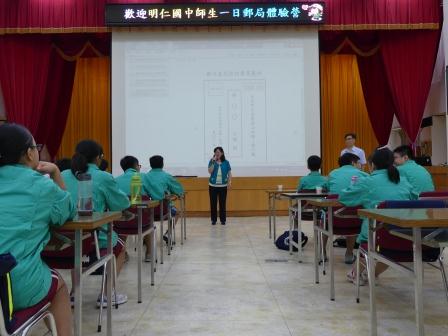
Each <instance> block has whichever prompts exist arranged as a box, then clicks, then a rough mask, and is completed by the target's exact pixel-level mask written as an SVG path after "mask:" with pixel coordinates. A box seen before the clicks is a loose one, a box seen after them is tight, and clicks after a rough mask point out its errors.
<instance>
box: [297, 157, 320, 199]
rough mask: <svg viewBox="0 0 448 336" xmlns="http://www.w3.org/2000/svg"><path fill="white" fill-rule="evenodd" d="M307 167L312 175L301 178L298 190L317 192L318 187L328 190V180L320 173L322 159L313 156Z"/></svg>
mask: <svg viewBox="0 0 448 336" xmlns="http://www.w3.org/2000/svg"><path fill="white" fill-rule="evenodd" d="M307 165H308V169H309V170H310V173H309V174H308V175H307V176H303V177H301V178H300V181H299V184H298V186H297V190H298V191H301V190H315V189H316V187H320V188H322V189H327V178H326V177H325V176H322V174H321V173H320V168H321V166H322V159H321V158H320V157H319V156H317V155H311V156H310V157H309V158H308V160H307Z"/></svg>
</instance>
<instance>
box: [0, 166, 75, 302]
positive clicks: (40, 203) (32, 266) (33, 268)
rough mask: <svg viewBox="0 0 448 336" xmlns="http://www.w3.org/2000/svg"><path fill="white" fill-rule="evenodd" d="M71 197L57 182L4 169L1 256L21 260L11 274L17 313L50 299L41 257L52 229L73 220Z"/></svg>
mask: <svg viewBox="0 0 448 336" xmlns="http://www.w3.org/2000/svg"><path fill="white" fill-rule="evenodd" d="M75 213H76V208H75V205H74V203H73V202H72V199H71V197H70V194H69V193H68V192H67V191H64V190H62V189H61V188H59V186H57V185H56V184H55V183H54V182H53V180H51V179H49V178H47V177H45V176H42V175H41V174H40V173H38V172H36V171H34V170H32V169H31V168H29V167H27V166H23V165H8V166H3V167H0V214H1V220H0V254H3V253H8V252H10V253H11V254H12V255H13V256H14V257H15V258H16V260H17V266H16V267H15V268H14V269H13V270H12V272H11V282H12V291H13V303H14V309H15V310H16V309H24V308H27V307H30V306H33V305H35V304H37V303H39V301H41V300H42V299H44V297H46V296H47V294H48V291H49V290H50V285H51V273H50V269H49V268H48V266H47V265H46V264H45V263H44V262H43V261H42V259H41V257H40V254H41V252H42V250H43V249H44V247H45V246H46V245H47V243H48V241H49V240H50V226H61V225H63V224H64V223H65V222H66V221H67V220H69V219H72V218H73V216H74V215H75Z"/></svg>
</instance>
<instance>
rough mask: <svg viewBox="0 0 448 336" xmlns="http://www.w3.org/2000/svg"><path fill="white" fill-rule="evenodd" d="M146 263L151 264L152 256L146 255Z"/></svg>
mask: <svg viewBox="0 0 448 336" xmlns="http://www.w3.org/2000/svg"><path fill="white" fill-rule="evenodd" d="M145 262H147V263H149V262H151V255H150V254H147V255H145Z"/></svg>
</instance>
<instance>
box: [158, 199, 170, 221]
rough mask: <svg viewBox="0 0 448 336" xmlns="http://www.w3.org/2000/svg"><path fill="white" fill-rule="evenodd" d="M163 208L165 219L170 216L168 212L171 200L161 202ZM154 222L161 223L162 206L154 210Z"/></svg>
mask: <svg viewBox="0 0 448 336" xmlns="http://www.w3.org/2000/svg"><path fill="white" fill-rule="evenodd" d="M160 202H161V204H162V206H163V217H167V216H168V211H169V204H170V201H169V200H166V199H164V200H162V201H160ZM154 220H155V221H160V206H158V207H156V208H154Z"/></svg>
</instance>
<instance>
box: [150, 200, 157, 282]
mask: <svg viewBox="0 0 448 336" xmlns="http://www.w3.org/2000/svg"><path fill="white" fill-rule="evenodd" d="M150 211H151V217H150V218H151V219H150V220H151V227H152V233H151V248H152V251H151V286H154V271H155V267H156V252H157V246H156V245H157V240H156V227H155V225H154V208H151V209H150Z"/></svg>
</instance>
